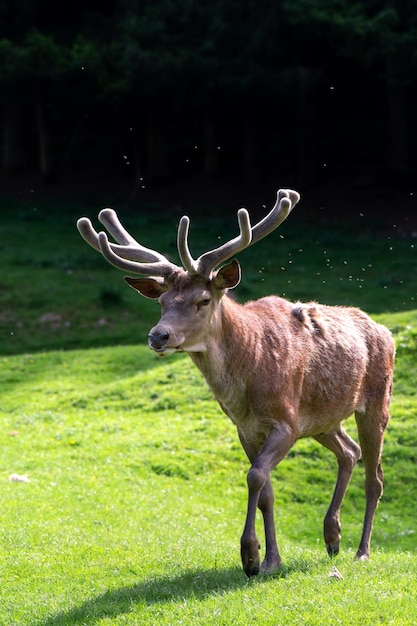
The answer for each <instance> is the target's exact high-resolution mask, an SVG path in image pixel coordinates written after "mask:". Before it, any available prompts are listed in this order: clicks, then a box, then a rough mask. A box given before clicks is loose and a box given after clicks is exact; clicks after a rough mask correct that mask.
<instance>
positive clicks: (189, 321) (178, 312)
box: [77, 189, 300, 355]
mask: <svg viewBox="0 0 417 626" xmlns="http://www.w3.org/2000/svg"><path fill="white" fill-rule="evenodd" d="M299 199H300V196H299V194H298V193H297V192H296V191H292V190H289V189H281V190H280V191H278V194H277V201H276V203H275V206H274V207H273V209H272V210H271V211H270V212H269V213H268V215H267V216H266V217H264V218H263V219H262V220H261V221H260V222H259V223H258V224H256V225H255V226H251V223H250V219H249V214H248V212H247V211H246V209H240V210H239V211H238V222H239V228H240V233H239V235H238V236H237V237H235V238H234V239H231V240H230V241H227V242H226V243H224V244H223V245H221V246H220V247H218V248H215V249H214V250H210V251H209V252H205V253H204V254H202V255H201V256H200V257H199V258H198V259H196V260H194V259H193V257H192V256H191V253H190V250H189V248H188V230H189V224H190V221H189V219H188V217H185V216H184V217H182V218H181V221H180V223H179V227H178V237H177V246H178V253H179V256H180V259H181V262H182V264H183V267H180V266H178V265H175V264H174V263H171V261H169V260H168V259H167V258H166V257H165V256H163V255H162V254H160V253H159V252H156V251H155V250H150V249H149V248H145V247H144V246H142V245H141V244H139V243H138V242H137V241H136V240H135V239H133V237H132V236H131V235H130V234H129V233H128V232H127V231H126V230H125V228H124V227H123V226H122V224H121V223H120V221H119V219H118V217H117V215H116V213H115V211H113V210H112V209H103V210H102V211H101V212H100V214H99V220H100V221H101V223H102V224H103V225H104V226H105V227H106V228H107V230H108V231H109V233H110V234H111V235H112V236H113V237H114V239H115V240H116V241H117V243H111V242H109V240H108V237H107V235H106V233H104V232H100V233H97V232H96V231H95V230H94V228H93V226H92V224H91V222H90V220H89V219H88V218H86V217H83V218H81V219H79V220H78V222H77V227H78V230H79V231H80V233H81V235H82V236H83V238H84V239H85V240H86V241H87V243H89V244H90V245H91V246H92V247H93V248H95V249H96V250H98V251H99V252H101V254H102V255H103V256H104V258H105V259H107V261H108V262H109V263H111V264H112V265H114V266H115V267H117V268H119V269H122V270H125V271H128V272H132V273H134V274H139V275H141V276H140V277H136V278H132V277H130V276H126V277H125V280H126V282H127V283H128V284H129V285H130V286H131V287H133V288H134V289H136V290H137V291H138V292H140V293H141V294H142V295H143V296H145V297H147V298H153V299H157V300H159V303H160V305H161V311H162V314H161V318H160V321H159V323H158V324H157V325H156V326H154V328H152V329H151V331H150V333H149V336H148V340H149V346H150V348H152V349H153V350H154V351H155V352H157V353H158V354H160V355H164V354H170V353H172V352H176V351H185V352H201V351H204V349H205V341H206V338H207V335H208V334H209V333H210V330H211V321H212V320H213V319H214V317H215V315H216V312H217V310H218V303H219V302H220V300H221V298H222V297H223V296H224V294H225V293H226V292H227V290H228V289H233V287H236V285H238V283H239V281H240V276H241V271H240V266H239V263H238V261H236V259H233V260H232V261H231V262H230V263H228V264H226V265H224V266H222V267H220V269H216V268H217V267H218V266H219V265H221V264H222V263H224V262H225V261H228V260H229V259H230V258H231V257H232V256H233V255H235V254H237V253H238V252H241V251H242V250H244V249H245V248H247V247H248V246H250V245H252V244H254V243H256V242H257V241H259V240H260V239H263V237H266V235H268V234H269V233H270V232H272V231H273V230H275V228H277V227H278V226H279V225H280V224H281V223H282V222H283V221H284V220H285V219H286V217H287V216H288V214H289V213H290V211H291V209H292V208H293V207H294V206H295V204H296V203H297V202H298V201H299Z"/></svg>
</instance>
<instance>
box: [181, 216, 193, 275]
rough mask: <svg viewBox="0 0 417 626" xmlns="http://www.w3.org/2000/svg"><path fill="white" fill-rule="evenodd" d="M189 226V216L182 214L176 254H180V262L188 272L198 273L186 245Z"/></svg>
mask: <svg viewBox="0 0 417 626" xmlns="http://www.w3.org/2000/svg"><path fill="white" fill-rule="evenodd" d="M189 228H190V218H189V217H187V216H186V215H184V216H183V217H182V218H181V219H180V223H179V225H178V235H177V248H178V254H179V255H180V259H181V263H182V264H183V266H184V269H186V270H187V272H188V273H189V274H198V267H197V263H196V262H195V261H194V259H193V257H192V256H191V253H190V249H189V247H188V230H189Z"/></svg>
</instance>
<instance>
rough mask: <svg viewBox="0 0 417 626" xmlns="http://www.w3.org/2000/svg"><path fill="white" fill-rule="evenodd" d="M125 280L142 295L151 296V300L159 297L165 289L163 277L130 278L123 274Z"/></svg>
mask: <svg viewBox="0 0 417 626" xmlns="http://www.w3.org/2000/svg"><path fill="white" fill-rule="evenodd" d="M125 281H126V282H127V284H128V285H130V286H131V287H132V288H133V289H136V291H139V293H141V294H142V296H145V298H152V299H153V300H155V299H157V298H159V296H160V295H161V294H163V293H164V292H165V291H166V290H167V287H166V285H165V284H164V279H163V278H131V277H130V276H125Z"/></svg>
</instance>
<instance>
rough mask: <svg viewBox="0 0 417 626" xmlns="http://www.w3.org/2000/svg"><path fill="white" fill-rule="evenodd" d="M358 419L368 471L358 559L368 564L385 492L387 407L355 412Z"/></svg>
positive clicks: (365, 465)
mask: <svg viewBox="0 0 417 626" xmlns="http://www.w3.org/2000/svg"><path fill="white" fill-rule="evenodd" d="M355 418H356V424H357V427H358V435H359V442H360V444H361V448H362V458H363V464H364V467H365V497H366V507H365V516H364V521H363V530H362V537H361V541H360V544H359V548H358V551H357V553H356V558H357V559H360V560H366V559H368V558H369V554H370V543H371V535H372V526H373V523H374V517H375V511H376V508H377V506H378V502H379V500H380V498H381V496H382V491H383V480H384V473H383V471H382V465H381V455H382V448H383V443H384V433H385V428H386V426H387V424H388V420H389V411H388V407H386V408H382V409H381V408H380V407H378V408H377V407H375V406H373V407H371V408H367V409H366V411H365V412H363V413H362V412H359V411H358V412H356V413H355Z"/></svg>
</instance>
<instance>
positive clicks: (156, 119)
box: [147, 99, 167, 182]
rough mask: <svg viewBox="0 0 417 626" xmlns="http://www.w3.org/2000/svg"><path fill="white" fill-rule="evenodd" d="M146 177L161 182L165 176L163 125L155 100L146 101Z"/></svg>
mask: <svg viewBox="0 0 417 626" xmlns="http://www.w3.org/2000/svg"><path fill="white" fill-rule="evenodd" d="M147 152H148V154H147V157H148V158H147V165H148V167H147V178H148V179H149V180H150V181H151V182H162V181H164V180H166V178H167V166H166V144H165V137H164V125H163V119H162V115H161V113H160V111H158V109H157V107H156V104H155V101H154V100H153V99H151V100H150V101H149V103H148V115H147Z"/></svg>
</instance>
